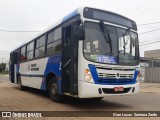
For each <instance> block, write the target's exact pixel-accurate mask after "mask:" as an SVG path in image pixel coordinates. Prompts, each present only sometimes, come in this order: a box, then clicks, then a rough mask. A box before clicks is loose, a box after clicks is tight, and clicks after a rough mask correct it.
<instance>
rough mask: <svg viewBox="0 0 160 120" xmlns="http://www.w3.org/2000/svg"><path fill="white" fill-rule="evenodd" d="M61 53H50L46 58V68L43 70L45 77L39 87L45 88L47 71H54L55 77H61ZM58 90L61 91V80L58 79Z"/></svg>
mask: <svg viewBox="0 0 160 120" xmlns="http://www.w3.org/2000/svg"><path fill="white" fill-rule="evenodd" d="M60 62H61V54H57V55H52V56H50V57H49V58H48V62H47V65H46V69H45V72H44V76H45V78H44V79H43V81H42V84H41V89H42V90H46V77H47V75H48V74H49V73H54V74H55V75H56V77H57V78H59V77H61V70H60V69H61V68H60V67H61V66H60ZM58 92H59V93H61V80H58Z"/></svg>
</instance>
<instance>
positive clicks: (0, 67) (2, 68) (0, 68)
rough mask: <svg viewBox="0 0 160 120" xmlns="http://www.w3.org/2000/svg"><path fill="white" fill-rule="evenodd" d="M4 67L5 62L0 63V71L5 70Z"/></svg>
mask: <svg viewBox="0 0 160 120" xmlns="http://www.w3.org/2000/svg"><path fill="white" fill-rule="evenodd" d="M5 69H6V63H1V64H0V72H3V71H5Z"/></svg>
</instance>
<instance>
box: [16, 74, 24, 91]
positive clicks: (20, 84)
mask: <svg viewBox="0 0 160 120" xmlns="http://www.w3.org/2000/svg"><path fill="white" fill-rule="evenodd" d="M17 83H18V89H19V90H24V86H23V85H22V81H21V77H20V76H18V78H17Z"/></svg>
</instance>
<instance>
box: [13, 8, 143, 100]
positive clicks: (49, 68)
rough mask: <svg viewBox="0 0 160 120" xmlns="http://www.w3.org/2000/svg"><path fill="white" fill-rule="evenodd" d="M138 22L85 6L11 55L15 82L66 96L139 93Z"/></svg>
mask: <svg viewBox="0 0 160 120" xmlns="http://www.w3.org/2000/svg"><path fill="white" fill-rule="evenodd" d="M139 59H140V57H139V42H138V34H137V25H136V23H135V22H134V21H133V20H131V19H129V18H127V17H124V16H122V15H119V14H117V13H113V12H110V11H106V10H101V9H97V8H91V7H81V8H78V9H76V10H74V11H73V12H72V13H70V14H69V15H67V16H65V17H64V18H63V19H62V20H60V21H59V22H58V23H56V24H54V25H52V26H51V27H50V28H48V29H47V30H45V31H43V32H42V33H40V34H39V35H37V36H35V37H34V38H33V39H32V40H31V41H29V42H27V43H25V44H23V45H21V46H20V47H18V48H16V49H15V50H13V51H12V52H11V53H10V81H11V83H15V84H18V88H19V89H20V90H22V89H23V88H24V87H25V86H27V87H32V88H36V89H40V90H46V91H48V92H49V96H50V98H51V100H53V101H55V102H60V101H62V100H63V96H72V97H77V98H90V99H97V100H100V99H102V98H103V97H105V96H111V95H134V94H137V93H138V91H139Z"/></svg>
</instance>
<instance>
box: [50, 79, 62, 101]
mask: <svg viewBox="0 0 160 120" xmlns="http://www.w3.org/2000/svg"><path fill="white" fill-rule="evenodd" d="M48 88H49V89H48V90H49V96H50V98H51V100H52V101H55V102H62V95H59V94H58V82H57V80H55V79H54V78H51V79H50V80H49V83H48Z"/></svg>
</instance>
